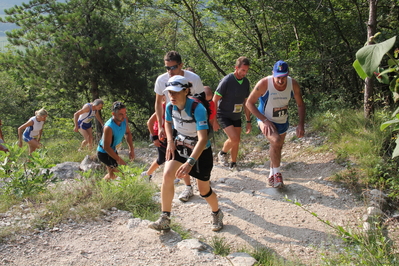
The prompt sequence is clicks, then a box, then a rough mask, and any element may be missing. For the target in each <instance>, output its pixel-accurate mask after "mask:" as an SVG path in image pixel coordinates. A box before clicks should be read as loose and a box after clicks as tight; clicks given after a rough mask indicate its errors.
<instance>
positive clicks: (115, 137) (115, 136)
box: [97, 117, 126, 153]
mask: <svg viewBox="0 0 399 266" xmlns="http://www.w3.org/2000/svg"><path fill="white" fill-rule="evenodd" d="M106 126H109V127H110V128H111V129H112V142H111V148H112V149H113V150H114V151H116V146H117V145H118V144H119V143H121V142H122V139H123V136H124V135H125V133H126V119H125V120H123V122H122V123H121V124H120V126H118V125H117V124H116V123H115V122H114V119H112V117H111V118H110V119H109V120H108V121H107V122H106V123H105V125H104V127H106ZM103 137H104V136H103ZM103 143H104V140H103V138H101V140H100V143H99V144H98V147H97V151H99V152H102V153H107V152H106V151H105V150H104V149H103V148H102V147H103Z"/></svg>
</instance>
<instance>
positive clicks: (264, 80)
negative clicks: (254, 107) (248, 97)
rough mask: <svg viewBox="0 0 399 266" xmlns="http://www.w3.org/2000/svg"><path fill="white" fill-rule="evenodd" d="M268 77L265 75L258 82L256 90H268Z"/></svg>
mask: <svg viewBox="0 0 399 266" xmlns="http://www.w3.org/2000/svg"><path fill="white" fill-rule="evenodd" d="M268 80H269V79H268V77H264V78H262V79H261V80H259V81H258V83H256V85H255V88H254V90H256V91H260V92H261V93H263V92H266V91H267V84H268Z"/></svg>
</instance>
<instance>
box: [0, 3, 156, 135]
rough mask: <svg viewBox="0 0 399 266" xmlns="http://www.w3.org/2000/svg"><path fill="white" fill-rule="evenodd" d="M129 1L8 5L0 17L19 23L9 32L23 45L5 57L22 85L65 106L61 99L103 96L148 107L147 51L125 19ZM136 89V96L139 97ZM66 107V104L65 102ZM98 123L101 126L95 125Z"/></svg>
mask: <svg viewBox="0 0 399 266" xmlns="http://www.w3.org/2000/svg"><path fill="white" fill-rule="evenodd" d="M128 9H130V6H126V5H122V4H121V2H119V1H107V0H71V1H67V2H58V1H56V0H32V1H30V2H29V3H28V4H23V5H22V6H15V7H13V8H10V9H8V10H6V13H7V15H8V16H7V17H6V18H5V19H3V21H2V22H5V21H7V22H9V23H16V24H17V25H18V26H19V27H20V28H19V29H16V30H14V31H12V32H7V36H8V40H9V42H10V43H12V44H13V45H15V46H19V47H21V49H20V50H18V51H17V55H16V56H5V58H3V62H5V63H6V64H7V65H9V66H11V67H15V68H17V69H18V70H19V72H20V74H21V76H22V79H23V80H24V82H25V86H26V87H27V89H28V90H31V91H33V92H34V93H35V94H36V95H37V97H38V98H39V99H41V100H42V101H44V102H47V103H48V104H50V105H53V107H54V109H55V110H56V111H58V112H63V108H62V106H60V105H59V104H58V105H57V106H54V103H60V100H61V99H64V100H65V102H64V103H63V104H64V106H65V107H66V106H67V105H68V104H71V105H72V106H74V108H73V109H76V108H79V107H81V103H82V101H81V99H79V98H80V97H81V96H84V98H85V100H84V101H92V100H94V99H96V98H99V97H104V96H107V97H108V98H109V99H115V98H117V99H122V100H125V101H127V102H131V103H134V104H137V105H138V106H141V107H142V108H143V107H147V106H148V104H146V101H145V100H144V101H143V99H148V98H150V97H147V95H149V93H150V92H149V91H148V90H147V89H143V88H146V87H147V80H146V77H147V75H148V72H149V71H150V69H151V64H149V63H148V62H149V59H148V58H151V56H149V52H148V51H147V50H146V49H141V46H140V39H138V38H137V35H134V34H133V31H132V28H133V27H129V26H128V25H127V23H126V20H127V18H128V16H129V15H128V14H129V12H127V11H128ZM138 95H140V97H137V96H138ZM66 109H68V110H69V109H70V108H68V107H66ZM98 128H100V127H98Z"/></svg>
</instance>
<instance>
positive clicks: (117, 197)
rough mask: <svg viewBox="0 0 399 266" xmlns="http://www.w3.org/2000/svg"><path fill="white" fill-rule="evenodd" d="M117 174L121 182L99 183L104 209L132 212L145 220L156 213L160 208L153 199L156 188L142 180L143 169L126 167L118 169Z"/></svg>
mask: <svg viewBox="0 0 399 266" xmlns="http://www.w3.org/2000/svg"><path fill="white" fill-rule="evenodd" d="M118 169H119V170H120V172H119V173H116V174H117V175H118V176H119V178H120V180H118V181H115V182H107V181H103V182H99V183H98V189H99V191H100V193H99V195H98V196H99V200H100V201H101V204H102V207H103V208H105V209H109V208H111V207H116V208H118V209H120V210H126V211H129V212H132V213H133V214H134V215H135V216H136V217H141V218H145V216H146V215H148V214H149V213H153V212H156V210H158V208H159V206H158V204H157V203H156V202H155V201H154V200H153V199H152V196H153V194H154V192H155V191H156V187H155V185H154V184H152V183H147V182H146V181H145V180H143V179H141V177H140V173H141V172H142V170H143V169H140V168H131V167H129V166H126V165H120V166H119V167H118Z"/></svg>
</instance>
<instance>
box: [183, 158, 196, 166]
mask: <svg viewBox="0 0 399 266" xmlns="http://www.w3.org/2000/svg"><path fill="white" fill-rule="evenodd" d="M196 162H197V160H196V159H194V158H193V157H189V158H188V159H187V161H186V163H188V164H189V165H191V166H194V164H195V163H196Z"/></svg>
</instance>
